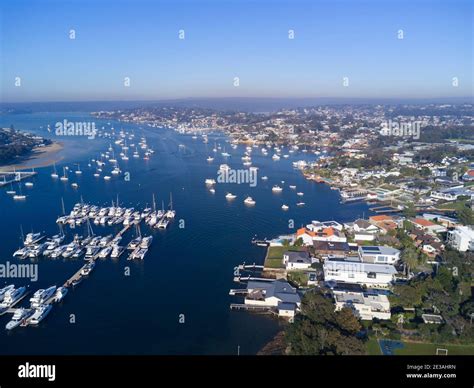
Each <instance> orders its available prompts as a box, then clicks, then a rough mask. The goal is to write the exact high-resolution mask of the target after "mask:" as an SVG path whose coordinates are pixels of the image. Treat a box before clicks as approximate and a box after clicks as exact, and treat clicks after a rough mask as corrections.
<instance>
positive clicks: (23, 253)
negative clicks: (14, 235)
mask: <svg viewBox="0 0 474 388" xmlns="http://www.w3.org/2000/svg"><path fill="white" fill-rule="evenodd" d="M29 251H30V249H29V248H28V247H23V248H20V249H17V250H16V251H15V252H14V253H13V257H26V256H28V253H29Z"/></svg>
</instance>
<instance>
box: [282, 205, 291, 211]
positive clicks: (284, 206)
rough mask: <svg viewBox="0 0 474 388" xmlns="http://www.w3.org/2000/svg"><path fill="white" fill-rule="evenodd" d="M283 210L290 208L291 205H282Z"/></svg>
mask: <svg viewBox="0 0 474 388" xmlns="http://www.w3.org/2000/svg"><path fill="white" fill-rule="evenodd" d="M281 208H282V210H288V209H289V208H290V207H289V206H288V205H281Z"/></svg>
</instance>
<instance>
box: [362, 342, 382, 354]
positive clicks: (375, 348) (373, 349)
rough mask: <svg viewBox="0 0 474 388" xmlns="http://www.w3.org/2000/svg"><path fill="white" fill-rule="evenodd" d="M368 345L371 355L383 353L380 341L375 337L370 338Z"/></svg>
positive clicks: (368, 351)
mask: <svg viewBox="0 0 474 388" xmlns="http://www.w3.org/2000/svg"><path fill="white" fill-rule="evenodd" d="M366 347H367V354H368V355H369V356H380V355H381V354H382V351H381V350H380V346H379V343H378V342H377V340H376V339H375V338H371V339H369V340H368V341H367V343H366Z"/></svg>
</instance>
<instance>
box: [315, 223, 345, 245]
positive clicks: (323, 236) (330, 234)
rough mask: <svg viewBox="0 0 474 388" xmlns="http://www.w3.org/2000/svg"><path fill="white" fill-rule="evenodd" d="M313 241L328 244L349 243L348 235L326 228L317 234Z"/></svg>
mask: <svg viewBox="0 0 474 388" xmlns="http://www.w3.org/2000/svg"><path fill="white" fill-rule="evenodd" d="M313 240H315V241H327V242H347V237H346V235H345V234H344V233H343V232H341V231H339V230H338V229H335V228H333V227H329V228H324V229H323V230H321V231H319V232H316V235H315V236H314V238H313Z"/></svg>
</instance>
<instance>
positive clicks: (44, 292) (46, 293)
mask: <svg viewBox="0 0 474 388" xmlns="http://www.w3.org/2000/svg"><path fill="white" fill-rule="evenodd" d="M55 293H56V286H51V287H49V288H46V289H39V290H38V291H36V292H35V293H34V294H33V296H32V297H31V298H30V303H31V306H32V307H38V306H40V305H42V304H44V303H46V302H47V301H48V300H49V299H51V297H52V296H53V295H54V294H55Z"/></svg>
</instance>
